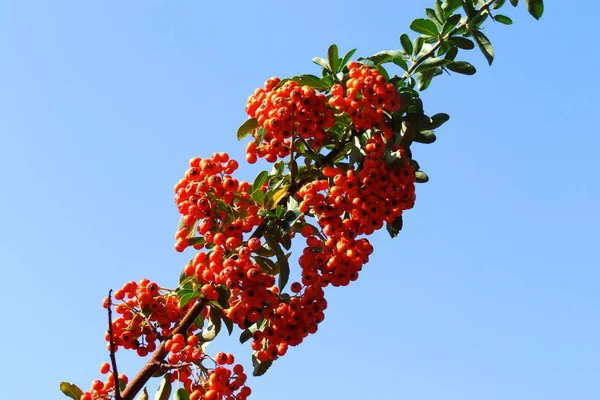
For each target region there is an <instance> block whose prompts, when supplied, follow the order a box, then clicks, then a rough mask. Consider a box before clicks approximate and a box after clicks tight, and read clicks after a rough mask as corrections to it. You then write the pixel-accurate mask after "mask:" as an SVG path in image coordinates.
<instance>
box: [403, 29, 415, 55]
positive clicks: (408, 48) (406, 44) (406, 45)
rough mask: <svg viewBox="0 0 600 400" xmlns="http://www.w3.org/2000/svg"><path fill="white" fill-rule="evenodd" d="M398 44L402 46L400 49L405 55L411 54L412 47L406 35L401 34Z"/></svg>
mask: <svg viewBox="0 0 600 400" xmlns="http://www.w3.org/2000/svg"><path fill="white" fill-rule="evenodd" d="M400 44H401V45H402V48H403V49H404V51H406V53H407V54H412V52H413V45H412V42H411V41H410V38H409V37H408V35H407V34H406V33H403V34H402V35H401V36H400Z"/></svg>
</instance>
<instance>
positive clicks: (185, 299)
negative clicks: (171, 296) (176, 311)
mask: <svg viewBox="0 0 600 400" xmlns="http://www.w3.org/2000/svg"><path fill="white" fill-rule="evenodd" d="M177 294H178V295H179V306H180V307H183V306H185V305H186V304H187V303H189V302H190V301H191V300H192V299H193V298H195V297H196V291H195V290H180V291H179V292H178V293H177Z"/></svg>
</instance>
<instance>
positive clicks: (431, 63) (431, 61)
mask: <svg viewBox="0 0 600 400" xmlns="http://www.w3.org/2000/svg"><path fill="white" fill-rule="evenodd" d="M451 63H452V61H450V60H446V59H443V58H428V59H427V60H425V61H424V62H423V63H421V65H419V66H418V67H417V68H416V69H415V72H425V71H430V70H434V69H436V68H440V67H443V66H445V65H448V64H451Z"/></svg>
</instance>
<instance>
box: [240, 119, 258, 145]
mask: <svg viewBox="0 0 600 400" xmlns="http://www.w3.org/2000/svg"><path fill="white" fill-rule="evenodd" d="M256 128H258V121H257V120H256V118H250V119H247V120H246V122H244V123H243V124H242V126H240V127H239V128H238V131H237V138H238V140H242V139H243V138H245V137H246V136H248V134H250V132H252V131H253V130H255V129H256Z"/></svg>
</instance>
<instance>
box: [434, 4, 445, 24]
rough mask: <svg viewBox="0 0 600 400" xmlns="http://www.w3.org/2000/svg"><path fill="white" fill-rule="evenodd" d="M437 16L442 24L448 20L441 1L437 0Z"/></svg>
mask: <svg viewBox="0 0 600 400" xmlns="http://www.w3.org/2000/svg"><path fill="white" fill-rule="evenodd" d="M435 16H436V17H437V19H438V20H439V21H440V22H442V23H443V22H444V20H445V19H446V13H445V12H444V9H443V8H442V1H441V0H435Z"/></svg>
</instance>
